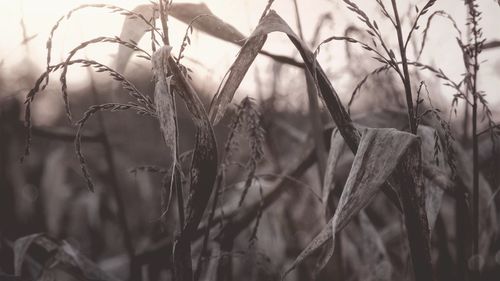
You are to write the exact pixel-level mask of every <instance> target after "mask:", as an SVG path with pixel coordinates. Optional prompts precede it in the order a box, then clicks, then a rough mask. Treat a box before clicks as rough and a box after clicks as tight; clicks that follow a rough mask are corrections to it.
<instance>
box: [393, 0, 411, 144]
mask: <svg viewBox="0 0 500 281" xmlns="http://www.w3.org/2000/svg"><path fill="white" fill-rule="evenodd" d="M391 1H392V9H393V11H394V17H395V20H396V32H397V34H398V43H399V52H400V54H401V64H402V66H403V75H404V78H403V84H404V87H405V94H406V105H407V107H408V119H409V125H410V132H411V133H413V134H416V133H417V118H416V116H415V113H414V110H413V97H412V93H411V79H410V73H409V71H408V60H407V58H406V48H405V42H404V40H403V31H402V26H401V21H400V20H399V13H398V7H397V4H396V0H391Z"/></svg>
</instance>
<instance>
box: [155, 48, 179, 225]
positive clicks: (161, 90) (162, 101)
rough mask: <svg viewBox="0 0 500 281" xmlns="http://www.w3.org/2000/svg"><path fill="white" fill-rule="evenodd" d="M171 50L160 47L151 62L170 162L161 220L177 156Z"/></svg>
mask: <svg viewBox="0 0 500 281" xmlns="http://www.w3.org/2000/svg"><path fill="white" fill-rule="evenodd" d="M171 50H172V48H171V47H170V46H163V47H161V48H160V49H158V50H157V51H156V52H155V53H154V54H153V60H152V63H153V74H154V76H155V79H156V84H155V94H154V99H155V106H156V115H157V116H158V121H159V122H160V129H161V132H162V135H163V139H164V141H165V145H166V147H167V149H168V151H169V153H170V155H169V160H170V161H172V164H171V166H170V173H169V174H167V175H165V176H164V178H163V180H162V194H164V193H165V192H166V190H167V186H166V184H167V183H168V184H169V188H168V190H169V192H168V194H169V196H168V199H166V197H165V196H162V198H163V199H164V200H162V218H163V217H164V216H165V214H166V213H167V212H168V209H169V206H170V202H171V199H172V194H173V187H174V184H175V180H174V177H175V173H176V166H177V155H178V152H177V147H178V144H177V139H178V131H177V112H176V108H175V98H174V94H173V91H172V90H171V88H170V83H171V81H170V80H171V77H167V73H168V58H169V57H170V52H171ZM168 177H170V178H168ZM167 179H168V180H167Z"/></svg>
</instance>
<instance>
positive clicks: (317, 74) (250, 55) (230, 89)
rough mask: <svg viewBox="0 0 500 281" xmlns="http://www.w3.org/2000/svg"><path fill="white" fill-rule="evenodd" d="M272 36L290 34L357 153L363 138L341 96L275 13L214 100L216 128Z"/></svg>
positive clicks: (261, 26) (248, 43)
mask: <svg viewBox="0 0 500 281" xmlns="http://www.w3.org/2000/svg"><path fill="white" fill-rule="evenodd" d="M272 32H282V33H284V34H286V35H287V36H288V38H289V39H290V41H291V42H292V44H293V45H294V46H295V48H296V49H297V50H298V51H299V53H300V55H301V57H302V59H303V60H304V62H305V66H306V68H307V70H308V71H309V72H310V73H311V74H312V76H313V77H314V78H315V79H316V82H317V85H318V89H319V92H320V94H321V97H322V98H323V100H324V102H325V105H326V107H327V108H328V111H329V112H330V115H331V116H332V118H333V120H334V121H335V123H336V124H337V126H338V127H339V129H340V133H341V135H342V136H343V137H344V139H345V140H346V142H347V144H348V145H349V147H350V148H351V150H353V151H356V150H357V146H358V144H359V138H360V136H359V131H358V130H357V129H356V128H355V127H354V125H353V124H352V120H351V118H350V116H349V114H348V113H347V111H346V110H345V108H344V107H343V106H342V103H341V101H340V98H339V96H338V94H337V92H336V91H335V89H334V88H333V86H332V85H331V83H330V81H329V80H328V77H327V76H326V74H325V72H324V71H323V69H322V68H321V67H320V66H319V64H318V63H317V62H316V59H315V56H314V54H313V53H312V52H311V50H309V48H308V47H307V46H306V45H305V44H304V43H303V42H302V41H301V40H300V38H299V37H298V36H297V35H296V34H295V33H294V32H293V31H292V29H291V28H290V26H288V24H287V23H286V22H285V21H284V20H283V19H282V18H281V17H280V16H279V15H278V14H276V12H274V11H273V10H271V11H269V13H268V14H267V15H266V16H265V17H264V18H263V19H262V20H261V21H260V23H259V25H258V26H257V28H256V29H255V30H254V32H253V33H252V35H251V36H250V37H249V39H248V40H247V41H246V42H245V44H244V45H243V47H242V49H241V50H240V53H239V55H238V57H237V58H236V61H235V62H234V64H233V66H232V67H231V70H230V73H229V76H228V79H227V80H226V82H225V84H224V86H223V88H222V89H221V91H220V92H219V93H218V94H217V96H216V97H214V101H213V102H212V105H211V107H210V119H211V120H212V122H213V123H214V124H216V123H217V122H218V121H219V120H220V119H221V118H222V116H224V113H225V111H226V108H227V106H228V104H229V103H230V102H231V100H232V99H233V97H234V93H235V91H236V89H237V88H238V86H239V85H240V83H241V81H242V80H243V77H244V73H246V71H247V70H248V68H249V67H250V65H251V64H252V62H253V60H254V59H255V57H256V56H257V53H258V51H259V50H260V49H261V48H262V46H263V45H264V43H265V41H266V38H267V34H269V33H272ZM233 73H234V74H233Z"/></svg>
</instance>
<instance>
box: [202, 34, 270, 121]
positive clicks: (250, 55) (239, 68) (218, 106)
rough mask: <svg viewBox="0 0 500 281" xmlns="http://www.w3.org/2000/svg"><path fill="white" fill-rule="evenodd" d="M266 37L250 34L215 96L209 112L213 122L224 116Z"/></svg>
mask: <svg viewBox="0 0 500 281" xmlns="http://www.w3.org/2000/svg"><path fill="white" fill-rule="evenodd" d="M254 33H255V32H254ZM266 39H267V36H266V35H258V36H250V38H249V39H248V40H247V41H246V42H245V44H243V47H242V48H241V49H240V52H239V53H238V57H237V58H236V60H235V61H234V63H233V65H231V68H230V70H229V75H228V76H227V80H226V81H225V82H224V86H223V87H222V89H221V90H220V91H219V92H218V93H217V94H216V95H215V96H214V98H213V101H212V104H211V106H210V112H209V115H210V120H211V121H212V123H213V124H217V123H218V122H219V121H220V120H221V119H222V117H223V116H224V113H225V111H226V108H227V106H228V105H229V103H230V102H231V101H232V99H233V97H234V94H235V93H236V90H237V89H238V87H239V86H240V84H241V81H243V78H244V77H245V74H246V73H247V71H248V69H249V68H250V66H251V65H252V63H253V61H254V60H255V58H256V57H257V55H258V54H259V52H260V50H261V49H262V47H263V46H264V43H265V42H266Z"/></svg>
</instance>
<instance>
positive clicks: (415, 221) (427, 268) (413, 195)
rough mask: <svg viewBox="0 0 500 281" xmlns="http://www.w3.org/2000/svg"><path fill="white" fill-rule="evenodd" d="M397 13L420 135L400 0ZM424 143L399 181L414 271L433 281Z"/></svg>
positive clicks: (412, 122)
mask: <svg viewBox="0 0 500 281" xmlns="http://www.w3.org/2000/svg"><path fill="white" fill-rule="evenodd" d="M391 3H392V9H393V11H394V18H395V23H396V24H395V28H396V33H397V36H398V43H399V52H400V55H401V64H402V66H403V77H402V80H403V84H404V88H405V94H406V104H407V107H408V120H409V127H410V132H411V133H412V134H416V133H417V118H416V116H415V112H414V108H413V96H412V91H411V78H410V73H409V71H408V61H407V58H406V45H405V42H404V40H403V31H402V26H401V21H400V19H399V13H398V8H397V4H396V0H391ZM420 145H421V144H419V145H417V146H416V147H412V148H411V149H415V150H416V151H415V153H414V154H412V155H413V156H414V157H418V159H410V157H406V158H405V160H404V162H403V164H402V165H401V170H400V174H398V175H397V180H398V182H399V186H400V195H401V201H402V205H403V212H404V218H405V225H406V229H407V235H408V242H409V245H410V252H411V259H412V264H413V271H414V274H415V280H416V281H429V280H433V271H432V262H431V256H430V243H429V240H430V233H429V226H428V221H427V216H426V213H425V209H424V207H425V202H424V200H423V196H422V194H423V185H422V178H421V176H422V159H421V152H420V149H421V147H420Z"/></svg>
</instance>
